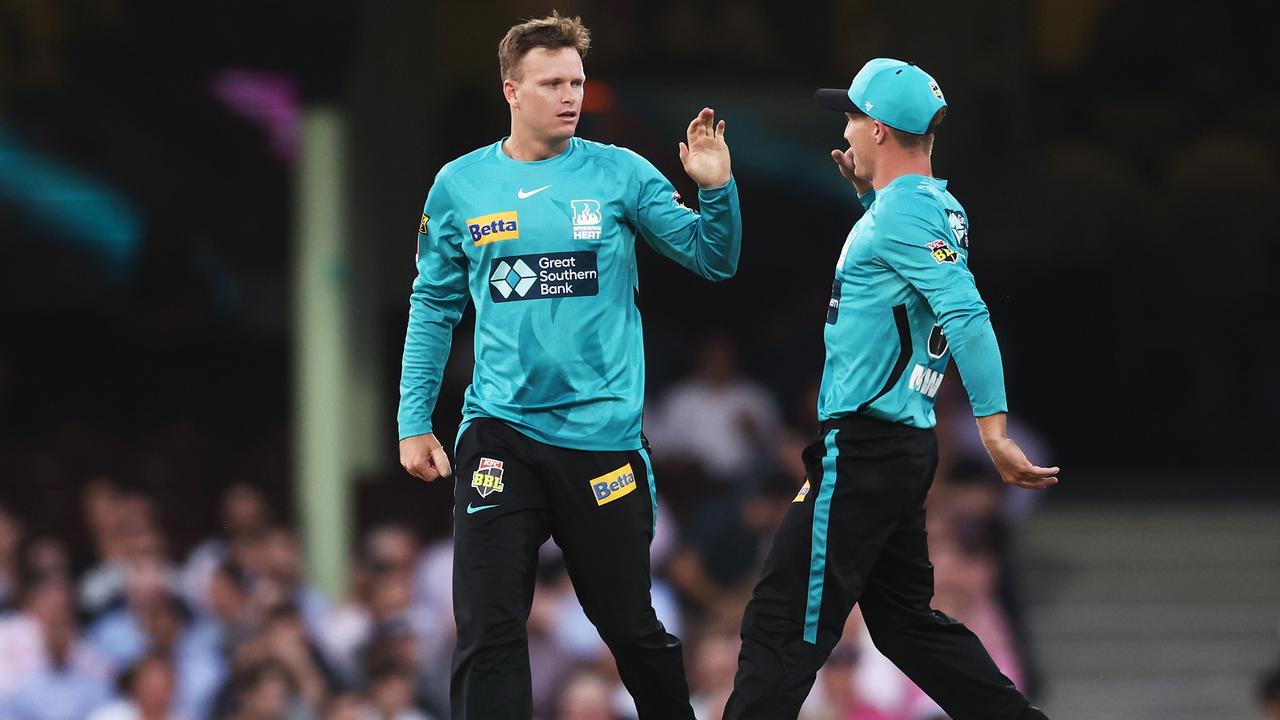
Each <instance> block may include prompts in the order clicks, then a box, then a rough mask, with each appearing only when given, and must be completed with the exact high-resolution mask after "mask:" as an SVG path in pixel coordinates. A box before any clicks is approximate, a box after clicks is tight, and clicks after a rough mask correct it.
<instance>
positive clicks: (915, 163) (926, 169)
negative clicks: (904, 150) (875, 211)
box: [871, 153, 933, 192]
mask: <svg viewBox="0 0 1280 720" xmlns="http://www.w3.org/2000/svg"><path fill="white" fill-rule="evenodd" d="M903 175H924V176H925V177H933V161H932V160H931V159H929V156H928V155H924V154H921V153H910V154H902V155H895V156H891V157H881V158H879V162H877V163H876V176H875V177H874V178H872V179H871V187H872V188H873V189H875V191H876V192H879V191H881V190H883V189H884V187H885V186H886V185H888V184H889V183H891V182H893V181H894V180H897V179H898V178H900V177H902V176H903Z"/></svg>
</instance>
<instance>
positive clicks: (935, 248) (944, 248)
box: [925, 240, 960, 265]
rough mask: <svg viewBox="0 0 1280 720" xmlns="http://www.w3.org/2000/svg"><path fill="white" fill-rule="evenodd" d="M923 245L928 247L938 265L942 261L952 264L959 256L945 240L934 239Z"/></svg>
mask: <svg viewBox="0 0 1280 720" xmlns="http://www.w3.org/2000/svg"><path fill="white" fill-rule="evenodd" d="M925 247H927V248H929V250H930V252H931V253H932V255H933V259H934V261H936V262H937V263H938V264H939V265H941V264H942V263H951V264H952V265H954V264H955V263H956V260H958V259H959V258H960V256H959V255H958V254H957V253H956V251H955V250H952V249H951V246H950V245H947V243H946V241H945V240H934V241H933V242H931V243H929V244H928V245H926V246H925Z"/></svg>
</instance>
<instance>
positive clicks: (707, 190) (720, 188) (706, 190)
mask: <svg viewBox="0 0 1280 720" xmlns="http://www.w3.org/2000/svg"><path fill="white" fill-rule="evenodd" d="M733 182H734V181H733V175H730V176H729V182H727V183H725V184H723V185H718V186H716V187H713V188H704V187H701V186H699V187H698V197H699V198H701V197H702V194H703V193H719V192H722V191H724V190H726V189H728V188H729V186H731V185H733Z"/></svg>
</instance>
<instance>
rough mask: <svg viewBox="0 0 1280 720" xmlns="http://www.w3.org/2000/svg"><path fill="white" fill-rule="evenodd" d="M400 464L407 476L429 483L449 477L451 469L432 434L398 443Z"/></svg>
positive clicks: (413, 437)
mask: <svg viewBox="0 0 1280 720" xmlns="http://www.w3.org/2000/svg"><path fill="white" fill-rule="evenodd" d="M400 464H401V465H402V466H403V467H404V469H405V470H408V471H409V474H410V475H412V476H414V477H416V478H419V479H422V480H426V481H427V482H431V481H432V480H435V479H436V478H439V477H449V476H450V475H452V474H453V468H452V467H450V465H449V455H448V454H447V453H445V451H444V448H443V447H441V445H440V441H439V440H436V436H435V434H434V433H427V434H426V435H414V436H412V437H407V438H405V439H403V440H401V441H400Z"/></svg>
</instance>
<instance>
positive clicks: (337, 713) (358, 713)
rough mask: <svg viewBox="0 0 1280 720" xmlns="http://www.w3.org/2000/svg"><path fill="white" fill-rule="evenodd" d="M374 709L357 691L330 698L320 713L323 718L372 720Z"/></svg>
mask: <svg viewBox="0 0 1280 720" xmlns="http://www.w3.org/2000/svg"><path fill="white" fill-rule="evenodd" d="M371 714H372V710H371V709H370V708H369V707H368V705H367V704H366V703H365V701H364V699H363V698H361V697H360V696H359V695H356V694H355V693H344V694H342V695H339V696H337V697H335V698H332V699H330V700H329V702H328V704H326V705H325V707H324V711H323V712H322V713H321V714H320V717H321V718H322V720H370V716H371Z"/></svg>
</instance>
